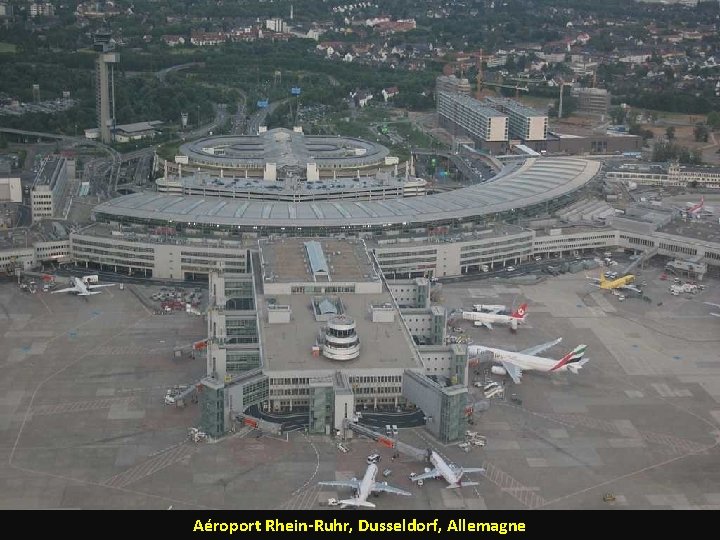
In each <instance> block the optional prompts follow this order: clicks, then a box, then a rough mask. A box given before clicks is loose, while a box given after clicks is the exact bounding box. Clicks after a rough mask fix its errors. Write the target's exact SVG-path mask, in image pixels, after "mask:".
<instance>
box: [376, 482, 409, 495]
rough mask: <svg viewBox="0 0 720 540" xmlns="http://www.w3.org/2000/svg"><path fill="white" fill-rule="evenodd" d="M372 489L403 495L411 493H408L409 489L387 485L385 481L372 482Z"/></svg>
mask: <svg viewBox="0 0 720 540" xmlns="http://www.w3.org/2000/svg"><path fill="white" fill-rule="evenodd" d="M372 490H373V491H381V492H384V493H393V494H395V495H405V496H406V497H410V496H411V495H412V493H410V492H409V491H405V490H403V489H400V488H396V487H393V486H389V485H388V484H386V483H385V482H375V483H374V484H373V487H372Z"/></svg>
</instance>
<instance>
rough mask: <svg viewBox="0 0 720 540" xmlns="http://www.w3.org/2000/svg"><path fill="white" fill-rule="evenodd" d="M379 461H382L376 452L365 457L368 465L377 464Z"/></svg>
mask: <svg viewBox="0 0 720 540" xmlns="http://www.w3.org/2000/svg"><path fill="white" fill-rule="evenodd" d="M380 459H382V458H381V457H380V454H378V453H377V452H374V453H372V454H370V455H369V456H368V457H367V462H368V465H370V464H371V463H378V462H380Z"/></svg>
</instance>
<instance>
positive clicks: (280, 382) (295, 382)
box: [270, 377, 310, 386]
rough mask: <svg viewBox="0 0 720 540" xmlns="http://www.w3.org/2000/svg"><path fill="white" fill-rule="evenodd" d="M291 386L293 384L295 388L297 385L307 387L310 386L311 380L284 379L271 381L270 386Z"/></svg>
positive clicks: (304, 378)
mask: <svg viewBox="0 0 720 540" xmlns="http://www.w3.org/2000/svg"><path fill="white" fill-rule="evenodd" d="M291 384H292V385H293V386H297V385H299V384H305V385H307V384H310V379H308V378H307V377H300V378H298V377H293V378H284V379H270V385H271V386H279V385H284V386H288V385H291Z"/></svg>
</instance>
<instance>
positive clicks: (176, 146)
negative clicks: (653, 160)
mask: <svg viewBox="0 0 720 540" xmlns="http://www.w3.org/2000/svg"><path fill="white" fill-rule="evenodd" d="M181 144H182V141H172V142H169V143H166V144H163V145H162V146H159V147H158V149H157V155H158V156H160V157H161V158H164V159H167V160H170V161H174V160H175V156H176V155H177V154H178V152H179V150H180V145H181Z"/></svg>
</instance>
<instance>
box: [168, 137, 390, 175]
mask: <svg viewBox="0 0 720 540" xmlns="http://www.w3.org/2000/svg"><path fill="white" fill-rule="evenodd" d="M179 153H180V155H183V156H186V157H187V159H188V166H189V167H190V168H191V169H198V168H200V169H206V170H207V169H211V170H220V169H222V170H223V171H225V172H230V173H233V172H235V173H237V172H241V171H249V172H250V171H258V170H263V169H265V167H266V164H269V163H272V164H274V165H275V167H276V168H277V171H278V176H280V177H282V176H287V175H289V174H294V175H296V176H297V175H301V176H302V175H303V174H304V173H305V171H306V170H307V168H308V165H313V164H314V165H315V166H317V169H318V170H319V171H320V173H323V172H325V173H326V174H327V173H329V172H330V171H333V170H335V171H337V170H342V169H364V168H368V167H378V166H384V165H385V157H387V155H388V154H389V150H388V149H387V148H386V147H384V146H382V145H381V144H376V143H374V142H370V141H366V140H363V139H356V138H352V137H340V136H336V137H329V136H326V135H305V134H304V133H302V132H301V131H294V130H289V129H284V128H277V129H271V130H269V131H266V132H264V133H259V134H258V135H223V136H216V137H204V138H202V139H198V140H196V141H192V142H188V143H185V144H183V145H182V146H180V150H179Z"/></svg>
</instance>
